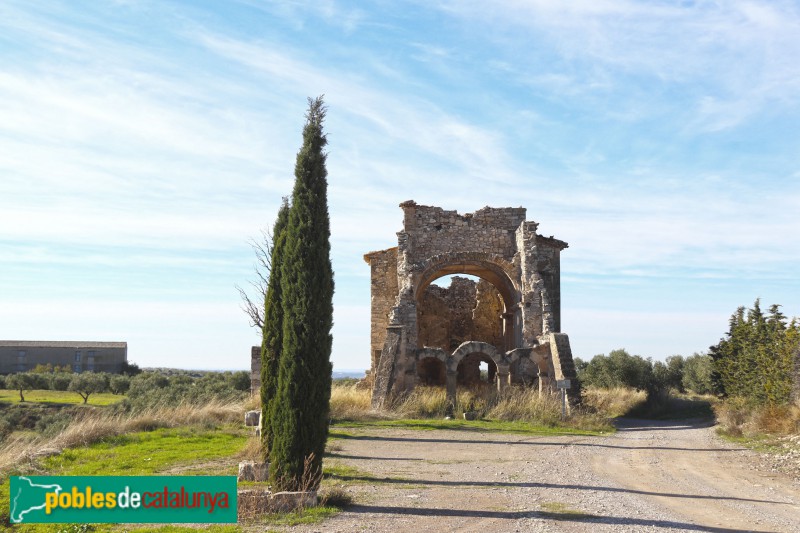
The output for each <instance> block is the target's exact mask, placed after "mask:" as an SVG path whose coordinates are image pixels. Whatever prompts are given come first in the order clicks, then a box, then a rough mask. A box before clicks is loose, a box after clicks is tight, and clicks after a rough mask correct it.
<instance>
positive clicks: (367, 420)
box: [330, 384, 614, 434]
mask: <svg viewBox="0 0 800 533" xmlns="http://www.w3.org/2000/svg"><path fill="white" fill-rule="evenodd" d="M446 396H447V395H446V391H445V389H444V388H443V387H425V386H417V387H415V388H414V389H413V390H412V391H409V392H407V393H404V394H401V395H399V396H397V397H395V398H393V399H392V401H391V403H390V405H389V407H388V408H387V409H385V410H382V411H376V410H373V409H371V406H370V397H371V391H370V390H369V389H368V388H364V387H360V386H357V385H338V386H337V385H334V387H333V388H332V390H331V411H330V412H331V418H332V419H333V420H334V423H335V424H340V425H342V426H352V427H360V426H364V425H366V426H374V427H410V428H414V429H485V430H487V431H515V432H530V431H531V428H536V429H533V430H532V431H534V432H535V433H537V434H543V432H544V429H542V428H553V429H554V430H555V433H553V432H545V434H600V433H607V432H613V431H614V429H613V427H612V425H611V424H610V422H609V420H608V418H609V417H607V416H605V415H604V414H602V413H597V412H595V411H593V410H591V409H584V408H582V407H578V408H575V409H573V413H572V414H571V415H570V417H568V419H567V420H566V421H563V422H562V421H561V403H560V399H559V397H558V396H557V395H550V394H540V393H539V391H538V390H536V389H531V388H524V387H518V386H513V387H509V388H507V389H506V390H504V391H503V392H498V391H497V389H496V388H495V387H493V386H490V385H487V384H484V385H482V386H481V385H476V386H474V387H471V388H462V389H460V390H459V391H458V394H457V395H456V402H455V405H454V406H453V413H452V414H453V415H454V418H455V419H454V420H451V421H444V420H443V419H444V418H445V416H446V415H447V414H448V409H449V407H450V406H449V404H448V402H447V397H446ZM465 412H470V413H473V414H474V415H475V416H476V417H477V418H478V420H475V421H466V420H463V419H462V417H463V414H464V413H465ZM582 431H586V432H588V433H581V432H582ZM559 432H561V433H559Z"/></svg>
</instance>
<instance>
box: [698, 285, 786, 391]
mask: <svg viewBox="0 0 800 533" xmlns="http://www.w3.org/2000/svg"><path fill="white" fill-rule="evenodd" d="M798 349H800V323H798V322H797V321H796V320H792V321H791V322H789V323H788V324H787V320H786V317H785V316H784V315H783V313H781V311H780V306H779V305H773V306H771V307H770V308H769V313H768V314H764V313H763V312H762V311H761V307H760V303H759V300H756V301H755V303H754V304H753V307H752V308H751V309H749V310H747V312H746V313H745V308H744V307H740V308H739V309H737V311H736V312H735V313H734V314H733V315H732V316H731V318H730V321H729V329H728V332H727V333H726V335H725V337H724V338H722V339H721V340H720V341H719V343H718V344H716V345H715V346H711V348H709V352H710V355H711V358H712V360H713V369H714V372H713V374H712V378H713V382H714V388H715V392H717V393H719V394H724V395H727V396H731V397H742V398H746V399H747V400H748V401H749V402H750V403H752V404H758V405H764V404H769V405H781V404H788V403H789V401H790V397H791V392H792V385H793V376H792V374H793V372H794V364H795V360H794V358H795V354H796V352H797V350H798Z"/></svg>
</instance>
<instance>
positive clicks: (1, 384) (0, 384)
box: [0, 374, 6, 389]
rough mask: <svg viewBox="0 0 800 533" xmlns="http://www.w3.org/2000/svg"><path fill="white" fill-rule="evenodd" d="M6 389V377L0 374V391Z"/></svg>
mask: <svg viewBox="0 0 800 533" xmlns="http://www.w3.org/2000/svg"><path fill="white" fill-rule="evenodd" d="M5 388H6V377H5V376H4V375H2V374H0V389H5Z"/></svg>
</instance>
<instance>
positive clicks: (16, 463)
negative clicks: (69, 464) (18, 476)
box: [0, 402, 244, 473]
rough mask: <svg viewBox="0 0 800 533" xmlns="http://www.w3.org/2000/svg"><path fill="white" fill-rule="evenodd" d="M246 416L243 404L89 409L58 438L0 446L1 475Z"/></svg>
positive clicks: (11, 441)
mask: <svg viewBox="0 0 800 533" xmlns="http://www.w3.org/2000/svg"><path fill="white" fill-rule="evenodd" d="M243 413H244V409H243V404H242V403H241V402H231V403H223V402H210V403H207V404H205V405H202V406H197V405H190V404H181V405H178V406H174V407H168V406H158V407H154V408H151V409H148V410H146V411H143V412H140V413H136V414H131V413H124V412H119V411H114V410H91V411H89V410H87V411H86V413H85V414H84V415H83V416H80V417H79V418H76V419H75V420H74V421H72V423H70V424H69V425H68V426H67V427H66V428H65V429H64V430H63V431H61V432H60V433H59V434H57V435H56V436H55V437H52V438H47V437H45V436H36V437H33V438H29V437H26V436H12V437H10V438H8V439H6V440H5V441H3V443H2V447H0V473H6V472H8V471H10V470H11V469H24V470H31V469H34V470H35V461H36V459H37V458H39V457H44V456H48V455H55V454H57V453H60V452H61V451H62V450H64V449H65V448H74V447H77V446H88V445H90V444H93V443H95V442H100V441H102V440H104V439H108V438H111V437H114V436H117V435H123V434H125V433H132V432H137V431H152V430H154V429H158V428H163V427H176V426H191V425H202V426H205V427H215V426H217V425H219V424H224V423H232V422H238V421H241V420H242V419H243Z"/></svg>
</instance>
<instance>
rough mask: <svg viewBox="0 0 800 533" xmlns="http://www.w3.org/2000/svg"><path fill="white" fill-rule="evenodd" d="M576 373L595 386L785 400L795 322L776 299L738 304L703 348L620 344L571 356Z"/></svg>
mask: <svg viewBox="0 0 800 533" xmlns="http://www.w3.org/2000/svg"><path fill="white" fill-rule="evenodd" d="M575 367H576V370H577V374H578V379H579V380H580V382H581V384H583V385H585V386H591V387H598V388H613V387H630V388H633V389H637V390H644V391H647V392H648V393H651V392H657V391H666V390H676V391H679V392H687V391H691V392H696V393H698V394H715V395H717V396H719V397H722V398H724V397H732V398H742V399H744V400H745V401H747V402H749V403H752V404H753V405H785V404H787V403H789V402H790V401H791V400H792V394H793V392H794V393H797V392H798V391H800V323H798V321H797V319H793V320H788V319H787V317H786V316H785V315H784V314H783V313H782V312H781V311H780V305H772V306H770V307H769V311H768V312H766V313H764V312H763V311H762V310H761V306H760V301H759V300H756V301H755V303H754V304H753V307H752V308H750V309H745V307H739V308H738V309H737V310H736V312H735V313H733V315H731V318H730V321H729V328H728V331H727V333H726V334H725V336H724V337H723V338H722V339H720V341H719V342H718V343H717V344H715V345H714V346H711V347H710V348H709V352H708V354H703V353H695V354H694V355H691V356H689V357H683V356H681V355H673V356H670V357H667V358H666V361H664V362H662V361H653V360H652V359H651V358H649V357H648V358H645V357H642V356H639V355H631V354H629V353H628V352H627V351H626V350H624V349H619V350H613V351H611V352H610V353H609V354H608V355H604V354H600V355H596V356H594V357H593V358H592V359H591V360H590V361H583V360H581V359H580V358H576V359H575Z"/></svg>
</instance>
